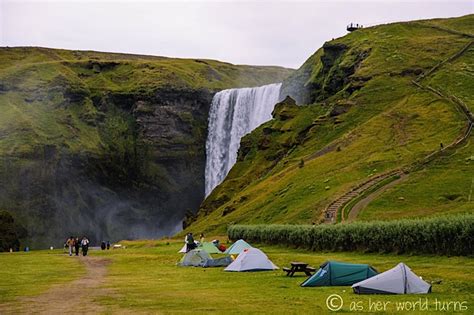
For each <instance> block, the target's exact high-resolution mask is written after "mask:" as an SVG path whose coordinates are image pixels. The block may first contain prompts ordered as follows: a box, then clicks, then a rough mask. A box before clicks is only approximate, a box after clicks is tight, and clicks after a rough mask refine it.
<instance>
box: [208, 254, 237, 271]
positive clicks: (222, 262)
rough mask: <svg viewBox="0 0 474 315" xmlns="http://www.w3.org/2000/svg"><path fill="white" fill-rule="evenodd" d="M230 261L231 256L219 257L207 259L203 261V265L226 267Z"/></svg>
mask: <svg viewBox="0 0 474 315" xmlns="http://www.w3.org/2000/svg"><path fill="white" fill-rule="evenodd" d="M231 263H232V258H231V257H230V256H226V257H221V258H217V259H208V260H206V262H205V263H204V265H203V267H205V268H207V267H226V266H229V265H230V264H231Z"/></svg>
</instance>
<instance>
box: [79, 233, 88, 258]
mask: <svg viewBox="0 0 474 315" xmlns="http://www.w3.org/2000/svg"><path fill="white" fill-rule="evenodd" d="M81 246H82V256H87V251H88V250H89V240H88V239H87V237H85V236H84V237H83V238H82V241H81Z"/></svg>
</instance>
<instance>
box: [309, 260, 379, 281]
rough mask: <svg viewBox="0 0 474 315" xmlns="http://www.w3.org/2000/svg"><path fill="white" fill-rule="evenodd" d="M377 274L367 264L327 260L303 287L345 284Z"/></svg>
mask: <svg viewBox="0 0 474 315" xmlns="http://www.w3.org/2000/svg"><path fill="white" fill-rule="evenodd" d="M376 274H377V271H376V270H375V269H374V268H372V267H371V266H369V265H366V264H349V263H342V262H337V261H327V262H325V263H324V264H322V265H321V266H320V268H319V270H318V271H317V272H316V273H315V274H314V275H312V276H311V277H309V278H308V279H306V281H304V282H303V283H302V284H301V286H302V287H325V286H345V285H352V284H354V283H356V282H359V281H362V280H365V279H367V278H370V277H372V276H374V275H376Z"/></svg>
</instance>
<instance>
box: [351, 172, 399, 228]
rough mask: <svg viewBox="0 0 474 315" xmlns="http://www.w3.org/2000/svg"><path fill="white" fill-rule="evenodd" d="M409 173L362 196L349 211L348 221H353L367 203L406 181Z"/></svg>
mask: <svg viewBox="0 0 474 315" xmlns="http://www.w3.org/2000/svg"><path fill="white" fill-rule="evenodd" d="M407 177H408V175H407V174H404V173H401V175H400V178H398V179H396V180H394V181H393V182H390V183H389V184H387V185H385V186H383V187H381V188H380V189H378V190H376V191H374V192H373V193H370V194H369V195H368V196H367V197H365V198H362V199H361V200H360V201H358V202H357V203H356V204H355V205H354V206H353V207H352V209H351V212H349V216H348V218H347V221H353V220H354V219H355V218H357V216H358V215H359V212H360V211H361V210H363V209H364V208H365V207H367V205H368V204H369V203H370V202H372V200H374V199H375V198H377V197H378V196H380V195H381V194H383V193H384V192H385V191H387V190H388V189H390V188H392V187H393V186H395V185H397V184H399V183H400V182H402V181H404V180H405V179H407Z"/></svg>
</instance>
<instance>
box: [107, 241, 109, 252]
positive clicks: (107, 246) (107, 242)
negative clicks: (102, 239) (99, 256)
mask: <svg viewBox="0 0 474 315" xmlns="http://www.w3.org/2000/svg"><path fill="white" fill-rule="evenodd" d="M109 249H110V241H107V250H109Z"/></svg>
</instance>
